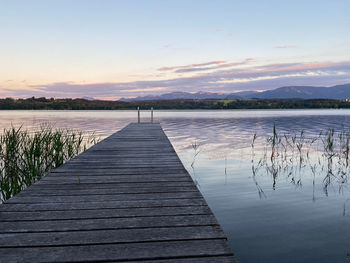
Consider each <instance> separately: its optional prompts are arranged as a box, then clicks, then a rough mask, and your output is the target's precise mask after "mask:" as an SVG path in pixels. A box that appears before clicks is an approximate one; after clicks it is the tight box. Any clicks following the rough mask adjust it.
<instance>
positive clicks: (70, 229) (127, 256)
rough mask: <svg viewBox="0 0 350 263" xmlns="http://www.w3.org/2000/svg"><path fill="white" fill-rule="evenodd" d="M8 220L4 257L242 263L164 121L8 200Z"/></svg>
mask: <svg viewBox="0 0 350 263" xmlns="http://www.w3.org/2000/svg"><path fill="white" fill-rule="evenodd" d="M78 178H80V183H79V182H78V180H79V179H78ZM0 221H1V222H0V261H1V262H144V263H146V262H147V263H148V262H163V263H164V262H169V263H171V262H181V263H197V262H198V263H199V262H203V263H208V262H220V263H226V262H235V261H234V257H233V255H232V252H231V250H230V248H229V247H228V245H227V242H226V238H225V234H224V233H223V231H222V230H221V228H220V226H219V224H218V222H217V221H216V219H215V217H214V215H213V214H212V212H211V210H210V209H209V207H208V206H207V204H206V202H205V200H204V199H203V197H202V195H201V194H200V192H199V191H198V190H197V188H196V186H195V185H194V183H193V181H192V179H191V177H190V176H189V174H188V173H187V171H186V170H185V168H184V167H183V165H182V163H181V161H180V160H179V158H178V156H177V154H176V153H175V151H174V149H173V147H172V145H171V144H170V142H169V140H168V138H167V137H166V135H165V134H164V132H163V130H162V128H161V126H160V125H159V124H145V123H141V124H130V125H128V126H127V127H126V128H124V129H123V130H121V131H119V132H117V133H115V134H113V135H112V136H110V137H108V138H107V139H105V140H103V141H101V142H100V143H98V144H97V145H95V146H94V147H92V148H90V149H89V150H88V151H86V152H85V153H83V154H81V155H79V156H78V157H76V158H74V159H73V160H71V161H69V162H67V163H66V164H65V165H63V166H62V167H60V168H58V169H56V170H55V171H53V172H52V173H50V174H49V175H47V176H46V177H45V178H43V179H42V180H40V181H39V182H37V183H35V184H34V185H32V186H31V187H29V188H27V189H26V190H24V191H22V192H21V193H20V194H18V195H17V196H16V197H14V198H12V199H10V200H8V201H7V202H6V203H5V204H2V205H0Z"/></svg>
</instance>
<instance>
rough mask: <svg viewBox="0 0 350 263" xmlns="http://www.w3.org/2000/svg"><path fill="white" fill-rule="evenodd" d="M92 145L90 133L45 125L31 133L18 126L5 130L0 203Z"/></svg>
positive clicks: (0, 158)
mask: <svg viewBox="0 0 350 263" xmlns="http://www.w3.org/2000/svg"><path fill="white" fill-rule="evenodd" d="M96 142H97V139H96V136H94V134H92V135H84V134H83V133H82V132H80V131H73V130H68V129H54V128H53V127H50V126H47V125H46V126H41V127H40V129H39V130H38V131H36V132H34V133H30V132H28V131H26V130H23V129H22V127H19V128H14V127H12V128H10V129H5V130H4V132H3V134H2V135H0V187H1V201H5V200H7V199H9V198H11V197H12V196H14V195H16V194H18V193H19V192H20V191H21V190H23V189H25V188H26V187H28V186H30V185H31V184H33V183H34V182H36V181H37V180H39V179H40V178H42V177H43V176H44V175H46V174H47V173H48V172H49V171H50V170H51V169H53V168H57V167H59V166H61V165H62V164H63V163H65V162H66V161H68V160H70V159H71V158H73V157H75V156H76V155H78V154H79V153H81V152H83V151H85V150H86V149H87V147H89V146H91V145H93V144H95V143H96Z"/></svg>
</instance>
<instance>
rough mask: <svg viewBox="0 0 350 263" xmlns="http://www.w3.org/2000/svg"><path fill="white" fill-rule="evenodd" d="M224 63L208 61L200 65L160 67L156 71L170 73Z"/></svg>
mask: <svg viewBox="0 0 350 263" xmlns="http://www.w3.org/2000/svg"><path fill="white" fill-rule="evenodd" d="M225 62H226V61H222V60H216V61H209V62H204V63H200V64H190V65H185V66H172V67H161V68H159V69H158V70H159V71H172V70H178V69H186V68H192V67H201V66H209V65H215V64H221V63H225Z"/></svg>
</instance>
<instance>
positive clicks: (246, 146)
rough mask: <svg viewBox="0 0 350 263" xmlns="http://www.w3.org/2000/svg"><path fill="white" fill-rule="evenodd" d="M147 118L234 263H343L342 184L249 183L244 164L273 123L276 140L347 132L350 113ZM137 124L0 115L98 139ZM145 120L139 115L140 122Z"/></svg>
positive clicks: (303, 179)
mask: <svg viewBox="0 0 350 263" xmlns="http://www.w3.org/2000/svg"><path fill="white" fill-rule="evenodd" d="M154 116H155V121H159V122H160V123H161V124H162V126H163V128H164V130H165V132H166V134H167V135H168V136H169V138H170V140H171V142H172V144H173V145H174V147H175V149H176V151H177V153H178V154H179V156H180V158H181V160H182V161H183V163H184V165H185V167H186V168H187V170H188V171H189V172H190V174H191V176H192V177H193V179H194V180H195V182H196V183H197V185H198V188H199V189H200V191H201V192H202V193H203V195H204V197H205V198H206V200H207V202H208V204H209V206H210V207H211V209H212V210H213V212H214V213H215V215H216V217H217V219H218V221H219V222H220V224H221V225H222V227H223V229H224V231H225V232H226V234H227V236H228V239H229V243H230V246H231V247H232V249H233V251H234V252H235V254H236V257H237V258H238V260H239V261H240V262H241V263H244V262H247V263H255V262H269V263H273V262H293V263H297V262H318V263H320V262H327V263H328V262H339V263H344V262H350V246H349V241H350V231H349V230H350V191H349V188H348V184H347V180H344V181H342V182H339V178H338V177H336V176H334V179H332V178H330V180H332V181H331V182H330V183H329V184H327V188H325V181H326V179H325V177H324V172H325V171H324V169H323V168H322V169H320V170H318V171H317V172H316V173H315V174H311V172H310V169H308V168H307V167H306V166H307V165H306V164H305V165H304V166H305V167H304V168H303V169H299V170H298V171H299V173H297V175H296V176H298V178H297V180H296V179H295V176H294V177H293V176H290V174H288V175H286V173H282V174H279V175H278V176H271V173H270V172H268V171H267V170H266V169H265V168H264V167H261V169H260V171H259V172H258V174H257V175H255V176H253V173H252V161H251V160H252V148H251V143H252V137H253V134H254V133H256V134H257V136H258V137H257V142H256V147H257V152H258V153H259V152H260V153H261V151H262V150H261V149H262V147H263V145H264V143H265V142H266V139H265V138H266V136H269V135H271V133H272V128H273V125H274V124H275V125H276V127H277V129H278V130H279V131H280V132H282V133H291V132H296V133H298V132H300V131H301V130H305V134H306V136H308V137H310V138H311V137H313V136H317V135H318V134H319V133H320V131H324V130H326V129H328V128H334V129H335V130H341V129H345V130H349V129H350V110H281V111H278V110H232V111H155V113H154ZM136 117H137V113H136V112H135V111H0V120H1V122H0V129H1V130H2V129H3V128H8V127H11V125H14V126H16V127H18V126H20V125H23V127H24V128H27V129H29V130H35V129H37V128H38V127H39V126H40V124H42V123H47V122H49V123H51V124H53V125H55V126H56V127H63V128H72V129H80V130H84V131H87V132H95V133H96V134H97V135H98V136H100V137H101V138H104V137H106V136H108V135H110V134H112V133H114V132H115V131H117V130H119V129H121V128H123V127H124V126H125V125H127V124H128V123H130V122H135V121H136ZM149 117H150V113H149V112H142V113H141V119H142V121H149ZM192 145H199V147H198V149H197V150H195V149H194V148H193V146H192ZM259 147H260V148H259ZM196 154H197V155H196ZM195 155H196V156H195ZM254 161H256V160H254ZM322 165H323V164H322ZM334 166H335V168H337V164H335V165H334ZM347 172H348V170H347V171H346V172H345V175H343V176H342V178H347V175H348V174H347ZM328 173H329V172H328Z"/></svg>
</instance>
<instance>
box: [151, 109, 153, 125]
mask: <svg viewBox="0 0 350 263" xmlns="http://www.w3.org/2000/svg"><path fill="white" fill-rule="evenodd" d="M151 123H153V107H151Z"/></svg>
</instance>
